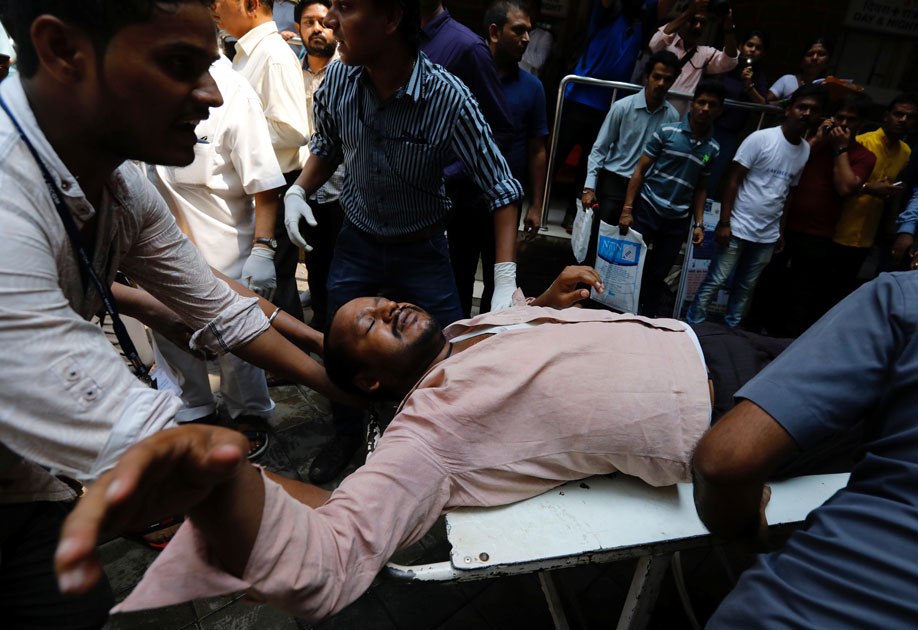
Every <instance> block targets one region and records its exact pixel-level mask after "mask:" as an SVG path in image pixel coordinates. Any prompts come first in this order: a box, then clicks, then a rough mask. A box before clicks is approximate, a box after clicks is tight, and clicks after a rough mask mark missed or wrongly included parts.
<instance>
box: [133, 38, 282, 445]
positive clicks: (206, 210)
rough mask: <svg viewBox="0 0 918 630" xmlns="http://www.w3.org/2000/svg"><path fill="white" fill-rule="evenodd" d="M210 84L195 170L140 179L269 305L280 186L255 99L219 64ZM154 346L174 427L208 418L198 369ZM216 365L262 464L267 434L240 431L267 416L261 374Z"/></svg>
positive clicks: (204, 250)
mask: <svg viewBox="0 0 918 630" xmlns="http://www.w3.org/2000/svg"><path fill="white" fill-rule="evenodd" d="M210 74H211V76H212V77H213V78H214V81H216V83H217V87H218V88H219V89H220V94H221V95H222V96H223V105H222V106H220V107H218V108H216V109H214V110H213V111H212V112H211V115H210V117H209V118H208V119H207V120H204V121H201V123H200V124H199V125H198V126H197V128H196V129H195V133H197V136H198V141H197V144H195V147H194V152H195V158H194V161H193V162H192V163H191V164H189V165H188V166H184V167H174V166H155V167H150V168H149V171H148V174H149V176H150V179H151V181H152V182H153V184H154V185H155V186H156V188H157V190H158V191H159V192H160V194H162V196H163V199H165V200H166V203H167V204H168V205H169V209H170V210H171V211H172V214H173V215H174V216H175V218H176V222H177V223H178V225H179V227H180V228H181V229H182V231H183V232H184V233H185V235H186V236H187V237H188V238H189V239H191V241H192V242H193V243H194V244H195V245H196V246H197V248H198V250H199V251H200V252H201V254H202V255H203V256H204V259H205V260H206V261H207V264H209V265H210V266H211V267H212V268H214V269H216V270H217V271H219V272H221V273H223V274H225V275H227V276H229V277H230V278H233V279H234V280H238V281H240V282H242V284H243V285H245V286H247V287H248V288H250V289H252V290H253V291H256V292H258V293H260V294H262V295H270V293H272V292H273V290H274V286H275V271H274V263H273V259H274V250H273V249H271V247H270V243H271V239H272V237H273V234H274V224H273V221H274V219H275V216H276V209H277V202H278V199H277V189H278V188H280V187H282V186H283V185H284V176H283V174H281V170H280V166H279V165H278V163H277V158H276V157H275V155H274V149H273V148H272V146H271V136H270V134H269V132H268V125H267V123H266V122H265V117H264V114H263V112H262V109H261V101H259V99H258V95H257V94H255V91H254V90H253V89H252V87H251V86H250V85H249V84H248V82H247V81H246V80H245V78H243V77H242V75H240V74H239V73H238V72H235V71H234V70H233V68H232V65H231V64H230V61H229V59H227V58H226V57H222V56H221V57H220V59H218V60H217V61H216V62H215V63H214V64H213V65H212V66H211V68H210ZM154 339H155V342H156V344H155V345H156V350H157V361H156V363H157V366H158V367H159V369H157V371H156V380H157V384H158V385H159V387H160V389H165V388H167V387H172V388H174V389H175V390H177V391H178V393H180V395H181V397H182V402H183V403H184V407H183V408H182V409H181V410H179V412H178V413H177V414H176V420H177V421H178V422H190V421H192V420H201V419H202V418H206V417H208V416H211V415H212V414H213V413H214V412H215V409H216V405H215V401H214V396H213V393H212V392H211V387H210V381H209V379H208V374H207V366H206V364H205V363H204V361H203V360H202V359H200V358H198V357H195V356H193V355H191V354H190V353H188V352H187V351H186V350H185V349H184V348H181V347H179V346H178V345H177V344H175V343H173V342H171V341H169V340H168V339H167V338H166V337H164V336H163V335H162V334H160V333H154ZM166 365H167V366H168V368H165V366H166ZM219 365H220V375H221V379H220V391H221V393H222V395H223V400H224V402H225V403H226V406H227V410H228V412H229V414H230V417H231V418H232V419H233V420H235V421H236V422H239V423H240V424H241V425H242V426H241V428H242V429H243V430H244V433H246V435H247V437H249V438H250V440H251V442H252V451H251V453H250V456H253V455H256V454H260V453H261V452H262V451H263V450H264V448H265V446H267V439H266V438H267V436H266V434H264V432H263V431H253V430H251V429H249V430H246V429H247V427H246V426H245V425H256V426H257V425H259V424H261V422H259V420H263V419H265V418H268V417H270V416H271V415H272V413H273V410H274V403H273V401H272V400H271V397H270V395H269V394H268V385H267V382H266V381H265V375H264V371H263V370H261V369H260V368H257V367H255V366H254V365H252V364H250V363H247V362H246V361H243V360H242V359H240V358H238V357H236V356H235V355H232V354H226V355H223V356H221V357H220V358H219ZM164 368H165V369H164Z"/></svg>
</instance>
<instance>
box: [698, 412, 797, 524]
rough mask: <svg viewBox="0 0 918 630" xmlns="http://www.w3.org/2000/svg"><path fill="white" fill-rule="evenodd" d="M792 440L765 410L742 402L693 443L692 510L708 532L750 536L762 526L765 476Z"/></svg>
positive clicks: (790, 451) (787, 452)
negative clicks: (694, 447)
mask: <svg viewBox="0 0 918 630" xmlns="http://www.w3.org/2000/svg"><path fill="white" fill-rule="evenodd" d="M797 450H798V447H797V443H796V442H795V441H794V440H793V438H791V436H790V435H789V434H788V433H787V431H785V430H784V428H783V427H782V426H781V425H780V424H778V422H777V421H776V420H775V419H774V418H772V417H771V416H770V415H768V413H767V412H766V411H765V410H764V409H762V408H761V407H759V406H758V405H756V404H755V403H753V402H750V401H748V400H744V401H742V402H741V403H739V404H738V405H737V406H736V407H734V408H733V409H732V410H731V411H730V412H729V413H727V415H725V416H724V417H723V418H721V419H720V420H719V421H718V422H717V424H715V425H714V426H713V427H712V428H711V429H710V430H709V431H708V432H707V433H705V435H704V436H703V437H702V438H701V441H699V442H698V446H697V447H696V449H695V454H694V456H693V457H692V475H693V478H694V482H695V508H696V509H697V510H698V516H699V517H700V518H701V521H702V522H703V523H704V524H705V527H707V528H708V529H709V530H710V531H711V533H712V534H714V535H716V536H720V537H722V538H725V539H727V540H738V539H744V538H752V537H754V536H756V535H758V534H759V533H760V530H761V528H762V527H763V526H764V525H765V520H764V513H763V505H762V494H763V492H764V487H765V480H766V479H767V477H768V474H769V473H770V472H771V471H772V470H774V469H775V468H776V467H777V466H778V465H779V464H781V463H782V462H783V461H785V460H786V459H787V458H789V457H790V456H791V455H793V454H794V453H795V452H797Z"/></svg>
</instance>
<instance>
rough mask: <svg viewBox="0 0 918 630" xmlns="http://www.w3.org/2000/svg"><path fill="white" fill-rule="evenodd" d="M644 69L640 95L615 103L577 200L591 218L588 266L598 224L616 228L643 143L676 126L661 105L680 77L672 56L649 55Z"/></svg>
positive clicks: (671, 114)
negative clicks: (660, 129) (660, 130)
mask: <svg viewBox="0 0 918 630" xmlns="http://www.w3.org/2000/svg"><path fill="white" fill-rule="evenodd" d="M644 69H645V71H644V86H645V87H644V89H643V90H641V91H640V92H638V93H637V94H632V95H631V96H626V97H625V98H622V99H619V100H617V101H615V103H614V104H613V105H612V108H611V109H610V110H609V113H608V114H606V118H605V120H604V121H603V124H602V127H601V128H600V130H599V135H597V136H596V140H595V142H594V143H593V148H592V150H591V151H590V157H589V161H588V164H589V167H588V169H587V175H586V180H585V181H584V183H583V193H582V196H581V201H582V202H583V207H584V208H593V210H594V212H595V216H594V220H593V231H592V233H591V235H590V247H589V249H588V250H587V258H586V260H587V262H590V263H592V262H593V261H594V260H595V257H596V240H597V238H598V234H599V221H600V220H602V221H605V222H606V223H609V224H612V225H615V224H617V223H618V219H619V215H620V214H621V212H622V204H623V203H624V201H625V193H626V192H627V190H628V181H629V180H630V179H631V175H632V174H634V169H635V167H636V166H637V164H638V161H639V160H640V159H641V152H642V150H643V149H644V145H646V144H647V140H648V139H650V136H651V134H652V133H653V132H654V131H655V130H656V129H657V127H659V126H660V125H662V124H666V123H671V122H675V121H677V120H679V113H678V112H677V111H676V108H674V107H673V106H672V105H670V104H669V103H667V102H666V93H667V92H669V88H670V86H672V84H673V82H674V81H675V80H676V77H677V76H678V74H679V60H678V59H676V55H674V54H673V53H671V52H669V51H666V50H663V51H660V52H658V53H654V54H653V55H652V56H651V57H650V59H649V60H648V61H647V65H646V66H644ZM597 205H598V209H597V208H594V206H597ZM597 210H598V211H597Z"/></svg>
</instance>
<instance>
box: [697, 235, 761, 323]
mask: <svg viewBox="0 0 918 630" xmlns="http://www.w3.org/2000/svg"><path fill="white" fill-rule="evenodd" d="M774 251H775V243H754V242H752V241H747V240H744V239H741V238H737V237H735V236H731V237H730V243H729V244H728V245H727V246H726V247H724V246H722V245H720V244H719V243H714V259H713V260H712V261H711V267H710V268H709V269H708V275H707V276H705V278H704V282H702V283H701V286H700V287H698V293H697V294H696V295H695V301H694V302H692V305H691V306H690V307H689V310H688V313H686V315H685V319H687V320H688V321H689V323H692V324H698V323H700V322H703V321H704V320H705V319H706V318H707V316H708V307H709V306H710V305H711V300H713V299H714V296H715V295H717V292H718V291H719V290H720V289H722V288H723V286H724V284H725V283H726V282H727V278H729V277H730V274H731V273H732V272H733V269H734V268H736V276H735V277H734V280H733V289H732V290H731V291H730V300H729V302H727V312H726V314H725V315H724V322H726V323H727V325H728V326H731V327H735V326H739V323H740V321H742V319H743V313H744V312H745V310H746V305H747V304H748V303H749V298H751V297H752V291H753V290H754V289H755V285H756V283H757V282H758V281H759V276H760V275H761V274H762V270H763V269H765V266H766V265H768V261H769V260H771V255H772V253H773V252H774Z"/></svg>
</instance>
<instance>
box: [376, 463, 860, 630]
mask: <svg viewBox="0 0 918 630" xmlns="http://www.w3.org/2000/svg"><path fill="white" fill-rule="evenodd" d="M847 482H848V474H847V473H840V474H829V475H811V476H807V477H798V478H796V479H788V480H786V481H780V482H775V483H772V484H769V485H771V487H772V496H771V501H770V502H769V504H768V507H767V508H766V511H765V514H766V517H767V518H768V522H769V524H770V525H771V526H772V527H788V526H793V525H796V524H799V523H801V522H802V521H803V520H805V519H806V517H807V515H808V514H809V513H810V511H812V510H813V509H815V508H817V507H819V506H820V505H822V503H824V502H825V501H826V500H827V499H828V498H829V497H831V496H832V495H833V494H835V492H837V491H838V490H839V489H841V488H843V487H844V486H845V485H846V484H847ZM446 531H447V538H448V540H449V542H450V544H451V545H452V551H451V552H450V560H447V561H444V562H437V563H434V564H426V565H415V566H404V565H398V564H394V563H389V564H387V565H386V570H385V574H386V576H387V577H389V578H391V579H395V580H399V581H407V582H465V581H471V580H482V579H488V578H496V577H501V576H504V575H513V574H521V573H532V572H538V573H539V580H540V583H541V585H542V590H543V593H544V594H545V599H546V601H547V603H548V608H549V611H550V612H551V614H552V617H553V619H554V622H555V627H556V628H558V629H559V630H563V629H566V628H568V623H567V619H566V618H565V615H564V610H563V608H562V606H561V605H560V599H559V597H558V594H557V591H556V589H555V587H554V583H553V581H552V579H551V576H550V573H549V572H550V571H552V570H555V569H561V568H568V567H573V566H577V565H581V564H596V563H605V562H615V561H618V560H625V559H630V558H635V557H636V558H638V563H637V567H636V569H635V572H634V577H633V579H632V582H631V587H630V589H629V591H628V596H627V598H626V600H625V606H624V608H623V610H622V612H621V616H620V617H619V621H618V628H619V629H620V630H622V629H626V628H628V629H637V628H644V627H646V625H647V622H648V620H649V617H650V613H651V611H652V610H653V606H654V603H655V601H656V596H657V593H658V591H659V587H660V583H661V581H662V579H663V576H664V574H665V572H666V569H667V567H668V566H669V562H670V559H671V557H672V555H673V553H675V552H677V551H680V550H682V549H689V548H695V547H701V546H704V545H706V544H709V543H710V534H709V533H708V531H707V529H705V527H704V525H702V523H701V521H700V520H699V519H698V515H697V513H696V511H695V505H694V501H693V498H692V485H691V484H678V485H676V486H669V487H665V488H654V487H652V486H650V485H648V484H646V483H644V482H642V481H641V480H639V479H637V478H635V477H628V476H625V475H612V476H606V477H590V478H589V479H584V480H582V481H571V482H568V483H566V484H564V485H562V486H559V487H557V488H554V489H553V490H550V491H548V492H546V493H544V494H541V495H539V496H537V497H533V498H531V499H527V500H525V501H520V502H518V503H514V504H511V505H503V506H498V507H492V508H461V509H459V510H456V511H454V512H451V513H450V514H448V515H447V516H446Z"/></svg>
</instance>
